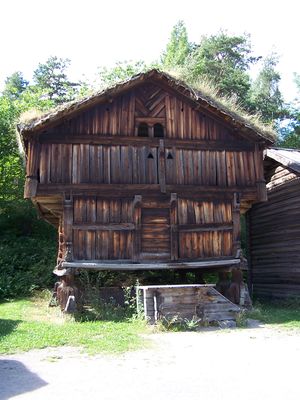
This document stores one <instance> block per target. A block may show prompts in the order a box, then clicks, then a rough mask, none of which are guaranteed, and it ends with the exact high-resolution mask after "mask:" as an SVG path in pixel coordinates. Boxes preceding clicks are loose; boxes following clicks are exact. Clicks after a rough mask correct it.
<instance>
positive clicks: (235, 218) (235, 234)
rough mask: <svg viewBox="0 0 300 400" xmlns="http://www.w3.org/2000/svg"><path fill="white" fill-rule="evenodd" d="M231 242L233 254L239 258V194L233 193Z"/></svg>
mask: <svg viewBox="0 0 300 400" xmlns="http://www.w3.org/2000/svg"><path fill="white" fill-rule="evenodd" d="M232 223H233V230H232V244H233V256H234V257H235V258H240V255H241V214H240V194H239V193H234V196H233V205H232Z"/></svg>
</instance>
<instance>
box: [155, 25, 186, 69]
mask: <svg viewBox="0 0 300 400" xmlns="http://www.w3.org/2000/svg"><path fill="white" fill-rule="evenodd" d="M191 49H192V44H190V43H189V41H188V34H187V30H186V27H185V24H184V22H183V21H178V22H177V24H176V25H175V26H174V27H173V29H172V32H171V37H170V40H169V42H168V44H167V48H166V51H165V52H164V53H163V54H162V56H161V63H162V65H163V67H164V68H174V67H175V68H176V67H182V66H183V65H184V64H185V61H186V58H187V56H188V55H189V54H190V52H191Z"/></svg>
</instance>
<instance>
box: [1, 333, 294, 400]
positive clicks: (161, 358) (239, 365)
mask: <svg viewBox="0 0 300 400" xmlns="http://www.w3.org/2000/svg"><path fill="white" fill-rule="evenodd" d="M150 341H151V343H152V345H151V346H150V347H149V348H147V349H145V350H141V351H136V352H131V353H126V354H122V355H118V356H106V355H97V356H88V355H86V354H82V353H81V352H80V351H79V350H78V349H76V348H70V347H63V348H48V349H44V350H34V351H30V352H28V353H22V354H15V355H12V356H2V357H0V399H1V400H6V399H11V398H14V399H23V400H25V399H26V400H29V399H30V400H35V399H39V400H48V399H51V400H60V399H72V400H77V399H81V400H82V399H84V400H94V399H97V400H98V399H101V400H117V399H120V400H121V399H122V400H127V399H128V400H150V399H151V400H153V399H157V400H169V399H170V400H171V399H172V400H178V399H180V400H196V399H197V400H199V399H207V400H229V399H230V400H232V399H238V400H240V399H243V400H250V399H251V400H277V399H278V400H279V399H280V400H282V399H284V400H299V399H300V380H299V360H300V333H299V331H298V332H297V331H290V330H281V331H280V330H278V329H275V328H267V327H263V326H257V327H255V328H251V329H250V328H249V329H232V330H206V331H203V332H199V333H198V332H197V333H186V332H185V333H160V334H153V335H150Z"/></svg>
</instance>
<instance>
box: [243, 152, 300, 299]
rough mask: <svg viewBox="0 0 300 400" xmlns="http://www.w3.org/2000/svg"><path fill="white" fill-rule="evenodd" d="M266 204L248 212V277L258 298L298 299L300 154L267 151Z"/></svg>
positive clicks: (299, 274) (258, 205)
mask: <svg viewBox="0 0 300 400" xmlns="http://www.w3.org/2000/svg"><path fill="white" fill-rule="evenodd" d="M264 166H265V178H266V183H267V192H268V202H266V203H259V204H256V205H255V206H254V207H253V208H252V209H251V211H250V212H249V213H248V214H249V215H248V224H249V238H250V243H249V255H250V257H249V260H248V262H249V274H250V282H251V286H252V287H253V292H254V294H256V295H257V296H260V297H275V298H276V297H277V298H286V297H294V296H298V297H299V296H300V254H299V250H300V201H299V198H300V151H298V150H288V149H279V148H278V149H276V148H274V149H268V150H267V151H266V155H265V160H264Z"/></svg>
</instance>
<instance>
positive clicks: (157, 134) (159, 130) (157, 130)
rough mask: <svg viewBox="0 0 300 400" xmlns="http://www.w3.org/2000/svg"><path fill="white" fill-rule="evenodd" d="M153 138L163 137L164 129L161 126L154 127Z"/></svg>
mask: <svg viewBox="0 0 300 400" xmlns="http://www.w3.org/2000/svg"><path fill="white" fill-rule="evenodd" d="M154 137H164V127H163V126H162V124H155V125H154Z"/></svg>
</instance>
